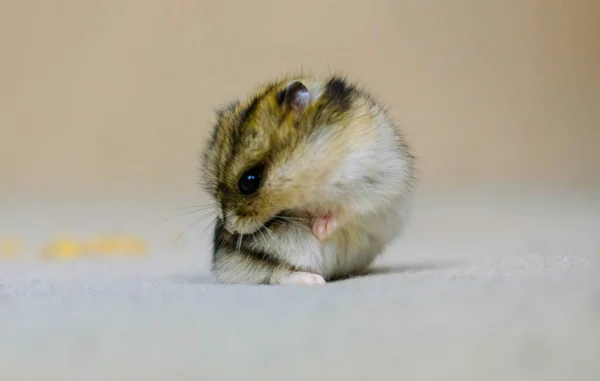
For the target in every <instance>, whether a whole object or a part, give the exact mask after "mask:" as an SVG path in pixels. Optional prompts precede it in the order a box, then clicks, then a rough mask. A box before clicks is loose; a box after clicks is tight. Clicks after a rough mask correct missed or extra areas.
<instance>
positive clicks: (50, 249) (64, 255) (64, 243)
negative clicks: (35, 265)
mask: <svg viewBox="0 0 600 381" xmlns="http://www.w3.org/2000/svg"><path fill="white" fill-rule="evenodd" d="M83 249H84V246H83V245H82V244H80V243H79V242H77V241H76V240H74V239H66V238H63V239H59V240H56V241H55V242H53V243H51V244H50V245H48V246H46V247H45V248H44V249H43V251H42V257H44V258H60V259H74V258H76V257H78V256H80V255H81V254H83V253H84V252H85V251H84V250H83Z"/></svg>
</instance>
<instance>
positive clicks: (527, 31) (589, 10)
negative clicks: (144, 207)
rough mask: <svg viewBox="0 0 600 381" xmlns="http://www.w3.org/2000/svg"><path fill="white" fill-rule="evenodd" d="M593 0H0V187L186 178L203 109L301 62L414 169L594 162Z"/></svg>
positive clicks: (528, 179) (120, 187) (21, 190)
mask: <svg viewBox="0 0 600 381" xmlns="http://www.w3.org/2000/svg"><path fill="white" fill-rule="evenodd" d="M598 20H600V2H598V1H595V0H589V1H584V0H574V1H569V2H566V1H558V0H537V1H534V0H510V1H477V0H470V1H469V0H455V1H417V0H415V1H407V0H376V1H369V2H348V1H341V0H339V1H335V0H319V1H317V0H304V1H301V2H289V3H286V2H282V1H273V0H267V1H261V2H250V1H236V2H231V1H229V2H226V1H189V0H180V1H170V0H128V1H114V0H106V1H75V0H62V1H52V2H47V1H25V0H23V1H2V2H1V3H0V47H1V55H2V56H1V57H2V59H1V60H0V84H1V86H0V131H1V134H0V187H1V190H2V194H4V195H8V194H29V195H31V196H34V197H42V196H48V195H52V194H55V192H59V191H60V194H63V195H71V196H76V195H82V194H88V195H94V196H95V195H97V194H98V193H97V192H100V193H102V194H105V195H106V194H109V193H112V194H114V195H117V196H118V195H135V194H140V193H144V194H156V195H159V194H166V193H163V192H171V193H172V194H185V195H192V194H196V192H198V189H197V187H196V184H195V182H196V180H197V178H196V176H197V175H198V173H197V171H196V169H197V166H198V160H197V151H198V149H200V148H201V147H202V143H203V139H204V138H205V134H206V132H207V130H208V128H209V126H210V124H211V122H212V120H213V119H212V118H213V115H212V113H211V112H212V109H213V108H215V107H216V106H219V105H220V104H222V103H224V102H226V101H228V100H229V99H230V98H231V97H234V96H237V95H239V94H242V93H244V92H246V91H248V90H249V89H251V88H252V86H254V85H256V84H257V83H259V82H261V81H263V80H265V79H269V78H270V77H272V76H276V75H279V74H281V73H287V72H293V71H296V70H299V69H300V68H303V69H304V70H311V71H314V72H317V73H326V72H328V71H329V70H334V71H339V72H342V73H345V74H347V75H348V76H350V77H351V78H352V79H355V80H358V81H360V82H361V83H362V84H363V85H365V86H367V87H369V88H371V89H372V91H373V92H374V94H375V95H377V96H378V97H379V98H380V99H381V100H382V101H383V102H384V103H386V104H387V105H388V106H390V108H391V111H392V114H393V115H394V117H396V118H397V119H398V121H399V122H400V123H402V124H403V125H404V126H405V130H406V133H407V136H408V138H409V140H410V142H411V143H412V144H413V146H414V149H415V153H416V154H417V156H418V157H419V171H420V173H419V177H420V179H421V186H422V187H424V188H429V189H445V188H446V187H449V186H450V185H449V182H453V183H455V184H465V183H472V184H473V183H475V184H477V183H481V184H492V185H494V184H498V183H517V184H525V185H531V184H534V185H535V184H555V185H560V186H563V185H565V184H571V185H573V186H574V187H575V188H578V187H582V186H585V185H591V184H594V183H597V182H598V180H599V178H600V43H599V41H600V23H599V22H598Z"/></svg>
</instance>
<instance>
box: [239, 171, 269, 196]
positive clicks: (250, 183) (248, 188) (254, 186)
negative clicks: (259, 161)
mask: <svg viewBox="0 0 600 381" xmlns="http://www.w3.org/2000/svg"><path fill="white" fill-rule="evenodd" d="M262 172H263V166H262V165H258V166H256V167H252V168H250V169H249V170H247V171H246V172H244V174H243V175H242V177H240V179H239V181H238V188H239V189H240V192H242V194H245V195H250V194H252V193H254V192H256V191H257V190H258V188H259V187H260V184H261V181H262Z"/></svg>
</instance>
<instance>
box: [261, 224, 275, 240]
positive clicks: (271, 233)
mask: <svg viewBox="0 0 600 381" xmlns="http://www.w3.org/2000/svg"><path fill="white" fill-rule="evenodd" d="M263 228H265V229H266V230H267V232H269V234H270V235H271V238H272V239H275V236H274V235H273V232H272V231H271V229H269V228H268V227H266V226H265V225H263Z"/></svg>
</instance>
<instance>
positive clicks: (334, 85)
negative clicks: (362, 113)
mask: <svg viewBox="0 0 600 381" xmlns="http://www.w3.org/2000/svg"><path fill="white" fill-rule="evenodd" d="M355 90H356V89H355V88H354V86H353V85H350V84H348V83H347V82H346V81H345V80H344V79H343V78H340V77H332V78H331V79H330V80H329V81H328V82H327V84H326V85H325V92H324V95H325V96H326V97H327V99H328V100H329V102H330V103H331V105H332V106H335V107H336V108H337V109H338V110H337V111H339V112H344V111H348V110H349V109H350V107H351V106H352V99H353V95H354V92H355Z"/></svg>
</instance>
